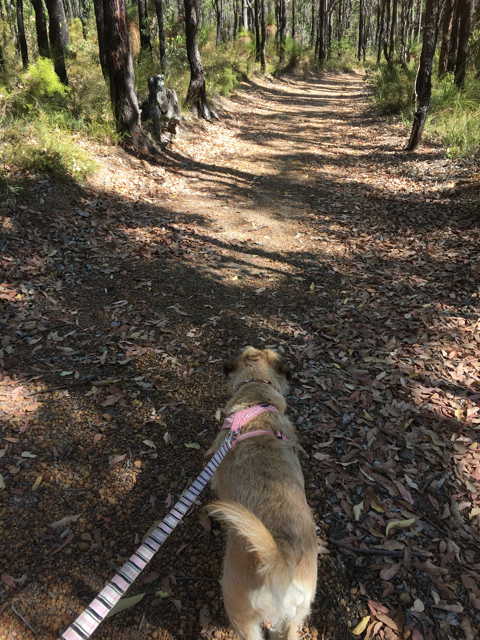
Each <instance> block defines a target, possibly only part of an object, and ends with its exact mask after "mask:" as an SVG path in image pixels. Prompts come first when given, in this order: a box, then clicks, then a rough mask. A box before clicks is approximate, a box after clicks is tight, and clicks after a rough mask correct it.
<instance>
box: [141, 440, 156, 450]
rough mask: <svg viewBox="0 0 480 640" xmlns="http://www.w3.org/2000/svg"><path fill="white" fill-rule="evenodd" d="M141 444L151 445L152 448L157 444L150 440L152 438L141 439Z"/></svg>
mask: <svg viewBox="0 0 480 640" xmlns="http://www.w3.org/2000/svg"><path fill="white" fill-rule="evenodd" d="M142 442H143V444H146V445H147V447H151V448H152V449H156V448H157V445H156V444H155V443H154V442H152V440H142Z"/></svg>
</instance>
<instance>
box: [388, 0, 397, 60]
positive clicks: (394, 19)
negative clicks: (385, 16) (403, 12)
mask: <svg viewBox="0 0 480 640" xmlns="http://www.w3.org/2000/svg"><path fill="white" fill-rule="evenodd" d="M396 33H397V0H392V21H391V24H390V41H389V45H388V57H389V59H390V60H391V63H392V64H393V61H394V59H395V36H396Z"/></svg>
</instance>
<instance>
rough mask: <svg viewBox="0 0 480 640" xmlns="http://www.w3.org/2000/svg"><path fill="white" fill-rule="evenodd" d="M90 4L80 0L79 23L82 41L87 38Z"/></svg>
mask: <svg viewBox="0 0 480 640" xmlns="http://www.w3.org/2000/svg"><path fill="white" fill-rule="evenodd" d="M90 11H91V4H90V2H89V0H81V2H80V6H79V13H80V22H81V23H82V35H83V39H84V40H86V39H87V38H88V25H89V22H90Z"/></svg>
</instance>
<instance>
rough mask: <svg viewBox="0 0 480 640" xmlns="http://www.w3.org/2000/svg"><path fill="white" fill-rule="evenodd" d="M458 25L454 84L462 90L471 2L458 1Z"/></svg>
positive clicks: (465, 70) (465, 0)
mask: <svg viewBox="0 0 480 640" xmlns="http://www.w3.org/2000/svg"><path fill="white" fill-rule="evenodd" d="M460 5H461V6H460V25H459V30H458V50H457V62H456V65H455V84H456V86H457V87H458V88H459V89H463V85H464V84H465V74H466V72H467V54H468V40H469V38H470V29H471V25H472V0H460Z"/></svg>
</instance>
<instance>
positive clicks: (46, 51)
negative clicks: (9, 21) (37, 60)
mask: <svg viewBox="0 0 480 640" xmlns="http://www.w3.org/2000/svg"><path fill="white" fill-rule="evenodd" d="M32 5H33V9H34V11H35V30H36V32H37V45H38V53H39V55H40V56H41V57H42V58H49V57H50V45H49V44H48V30H47V18H46V16H45V10H44V8H43V2H42V0H32Z"/></svg>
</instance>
